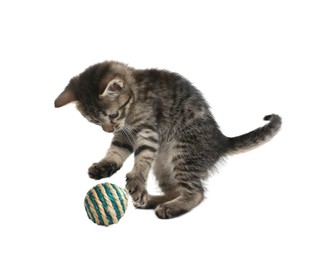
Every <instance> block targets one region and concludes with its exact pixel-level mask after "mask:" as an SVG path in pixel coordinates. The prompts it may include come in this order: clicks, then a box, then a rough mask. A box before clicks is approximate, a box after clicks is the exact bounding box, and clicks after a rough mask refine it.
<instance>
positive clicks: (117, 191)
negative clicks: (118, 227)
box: [112, 186, 126, 215]
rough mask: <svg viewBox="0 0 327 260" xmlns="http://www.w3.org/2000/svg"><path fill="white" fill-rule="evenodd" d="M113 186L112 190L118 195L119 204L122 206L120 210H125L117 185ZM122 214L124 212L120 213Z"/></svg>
mask: <svg viewBox="0 0 327 260" xmlns="http://www.w3.org/2000/svg"><path fill="white" fill-rule="evenodd" d="M112 187H113V188H114V190H115V191H116V194H117V195H118V198H119V202H120V206H121V207H122V209H121V210H122V212H125V210H126V208H125V205H124V200H123V198H122V194H121V193H120V191H119V190H118V189H117V187H115V186H112ZM122 214H123V215H124V213H122Z"/></svg>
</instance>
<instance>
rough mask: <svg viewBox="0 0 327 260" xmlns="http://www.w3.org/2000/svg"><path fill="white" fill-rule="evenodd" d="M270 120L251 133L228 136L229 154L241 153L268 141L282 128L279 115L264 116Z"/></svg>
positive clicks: (266, 119)
mask: <svg viewBox="0 0 327 260" xmlns="http://www.w3.org/2000/svg"><path fill="white" fill-rule="evenodd" d="M263 120H265V121H269V123H267V124H266V125H264V126H262V127H259V128H257V129H255V130H253V131H251V132H249V133H246V134H243V135H240V136H236V137H232V138H228V141H229V142H228V150H227V153H228V154H235V153H241V152H244V151H247V150H250V149H252V148H255V147H257V146H259V145H261V144H264V143H266V142H268V141H269V140H270V139H272V138H273V137H274V136H275V135H276V134H277V133H278V131H279V130H280V128H281V125H282V118H281V117H280V116H279V115H275V114H272V115H267V116H265V117H264V118H263Z"/></svg>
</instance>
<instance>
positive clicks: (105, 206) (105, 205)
mask: <svg viewBox="0 0 327 260" xmlns="http://www.w3.org/2000/svg"><path fill="white" fill-rule="evenodd" d="M94 190H95V192H96V194H97V196H98V198H99V200H100V202H101V204H100V203H99V204H100V205H101V207H102V208H103V211H104V212H105V215H104V216H102V217H103V219H106V220H107V221H108V225H109V224H113V223H114V221H113V219H112V217H111V213H112V212H109V211H110V210H108V209H109V207H108V206H109V205H110V201H108V200H105V197H104V196H105V193H104V194H102V191H101V190H100V187H99V185H97V186H95V187H94ZM107 202H108V203H107Z"/></svg>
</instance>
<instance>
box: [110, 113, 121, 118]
mask: <svg viewBox="0 0 327 260" xmlns="http://www.w3.org/2000/svg"><path fill="white" fill-rule="evenodd" d="M118 115H119V114H118V112H116V113H112V114H109V119H115V118H117V117H118Z"/></svg>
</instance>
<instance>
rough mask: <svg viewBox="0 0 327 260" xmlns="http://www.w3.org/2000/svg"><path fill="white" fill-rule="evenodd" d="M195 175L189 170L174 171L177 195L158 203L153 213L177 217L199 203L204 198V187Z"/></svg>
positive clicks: (163, 216) (161, 216) (159, 215)
mask: <svg viewBox="0 0 327 260" xmlns="http://www.w3.org/2000/svg"><path fill="white" fill-rule="evenodd" d="M192 175H193V176H192ZM196 175H197V174H196V173H194V174H191V173H189V172H187V173H186V172H178V173H176V175H175V180H176V184H177V186H176V190H175V194H178V196H177V197H175V198H174V199H172V200H170V201H167V202H164V203H162V204H160V205H158V207H157V208H156V209H155V213H156V215H157V216H158V217H159V218H163V219H167V218H174V217H178V216H180V215H182V214H185V213H187V212H189V211H190V210H191V209H193V208H194V207H196V206H197V205H199V204H200V203H201V201H202V200H203V198H204V189H203V186H202V182H201V180H200V179H199V178H197V177H196Z"/></svg>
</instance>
